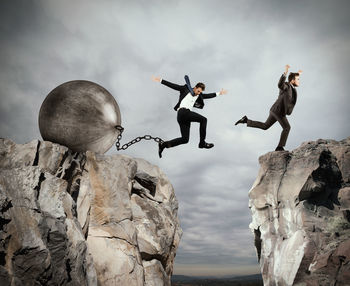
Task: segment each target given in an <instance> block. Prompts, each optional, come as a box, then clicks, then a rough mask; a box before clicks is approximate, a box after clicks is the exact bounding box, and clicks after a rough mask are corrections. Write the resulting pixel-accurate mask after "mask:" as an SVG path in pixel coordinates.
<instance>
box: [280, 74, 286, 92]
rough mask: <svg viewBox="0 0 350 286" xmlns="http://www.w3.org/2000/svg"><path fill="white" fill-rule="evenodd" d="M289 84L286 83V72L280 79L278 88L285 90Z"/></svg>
mask: <svg viewBox="0 0 350 286" xmlns="http://www.w3.org/2000/svg"><path fill="white" fill-rule="evenodd" d="M287 87H288V86H287V84H286V76H285V74H282V76H281V78H280V80H279V81H278V88H279V89H282V90H285V89H286V88H287Z"/></svg>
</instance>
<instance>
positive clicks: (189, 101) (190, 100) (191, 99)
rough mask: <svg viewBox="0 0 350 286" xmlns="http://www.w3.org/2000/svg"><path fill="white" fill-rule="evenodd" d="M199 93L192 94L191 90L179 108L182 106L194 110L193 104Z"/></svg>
mask: <svg viewBox="0 0 350 286" xmlns="http://www.w3.org/2000/svg"><path fill="white" fill-rule="evenodd" d="M198 96H199V95H196V96H192V94H191V93H190V92H189V93H188V94H187V95H186V96H185V97H184V98H183V99H182V101H181V103H180V106H179V109H180V108H187V109H189V110H191V111H192V108H193V105H194V103H195V102H196V100H197V98H198Z"/></svg>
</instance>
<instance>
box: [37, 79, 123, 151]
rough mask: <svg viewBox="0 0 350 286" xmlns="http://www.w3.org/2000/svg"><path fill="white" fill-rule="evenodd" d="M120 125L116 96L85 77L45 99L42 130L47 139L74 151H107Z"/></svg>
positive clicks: (115, 137)
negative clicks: (117, 126)
mask: <svg viewBox="0 0 350 286" xmlns="http://www.w3.org/2000/svg"><path fill="white" fill-rule="evenodd" d="M120 124H121V116H120V110H119V106H118V104H117V102H116V101H115V99H114V97H113V96H112V95H111V94H110V93H109V92H108V91H107V90H106V89H105V88H103V87H102V86H100V85H98V84H96V83H94V82H91V81H86V80H74V81H69V82H66V83H63V84H61V85H59V86H58V87H56V88H55V89H53V90H52V91H51V92H50V93H49V94H48V95H47V97H46V98H45V100H44V102H43V104H42V105H41V108H40V112H39V129H40V133H41V136H42V137H43V139H44V140H46V141H51V142H54V143H59V144H61V145H65V146H67V147H68V148H70V149H71V150H73V151H76V152H85V151H87V150H90V151H93V152H96V153H105V152H107V151H108V149H110V148H111V146H112V145H113V144H114V143H115V141H116V140H117V137H118V135H119V131H118V130H117V129H116V128H115V126H116V125H120Z"/></svg>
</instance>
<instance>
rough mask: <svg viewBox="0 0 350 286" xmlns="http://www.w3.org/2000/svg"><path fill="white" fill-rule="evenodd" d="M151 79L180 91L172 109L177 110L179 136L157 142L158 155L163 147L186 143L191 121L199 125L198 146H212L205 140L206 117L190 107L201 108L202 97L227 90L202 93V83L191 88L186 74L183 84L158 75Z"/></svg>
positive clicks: (203, 86) (202, 104)
mask: <svg viewBox="0 0 350 286" xmlns="http://www.w3.org/2000/svg"><path fill="white" fill-rule="evenodd" d="M152 80H153V81H156V82H160V83H162V84H164V85H166V86H167V87H170V88H172V89H175V90H177V91H179V92H180V96H179V101H178V103H177V104H176V106H175V107H174V109H175V111H177V122H178V123H179V125H180V131H181V137H179V138H175V139H173V140H170V141H165V142H163V143H159V150H158V154H159V157H160V158H162V152H163V150H164V148H172V147H175V146H177V145H180V144H186V143H188V141H189V138H190V127H191V122H199V124H200V127H199V135H200V142H199V145H198V147H199V148H205V149H210V148H212V147H214V144H213V143H207V142H205V137H206V129H207V119H206V118H205V117H204V116H202V115H200V114H198V113H196V112H193V111H192V109H193V107H196V108H201V109H202V108H203V107H204V101H203V99H208V98H213V97H216V96H217V95H222V94H226V93H227V90H224V89H221V91H220V92H217V93H208V94H204V93H202V92H203V91H204V90H205V85H204V83H201V82H199V83H197V84H196V86H195V87H194V88H193V89H192V87H191V85H190V83H189V80H188V77H187V76H185V80H186V84H185V85H177V84H174V83H171V82H169V81H166V80H164V79H161V78H160V77H154V76H153V77H152Z"/></svg>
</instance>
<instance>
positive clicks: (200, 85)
mask: <svg viewBox="0 0 350 286" xmlns="http://www.w3.org/2000/svg"><path fill="white" fill-rule="evenodd" d="M196 87H200V88H201V89H202V90H203V91H204V90H205V84H204V83H203V82H199V83H197V84H196Z"/></svg>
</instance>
